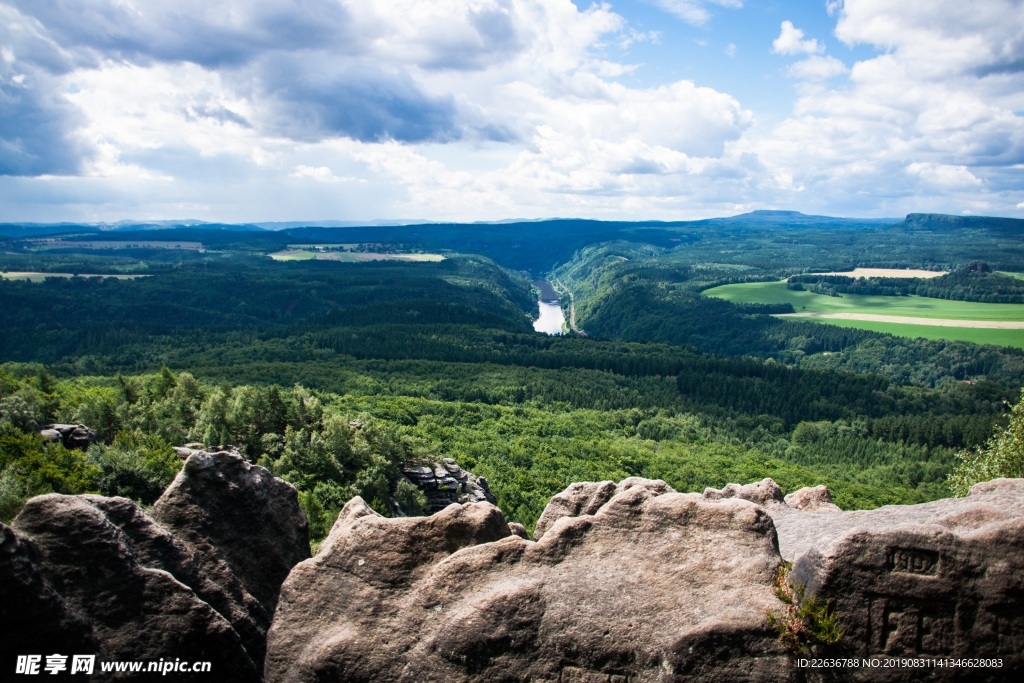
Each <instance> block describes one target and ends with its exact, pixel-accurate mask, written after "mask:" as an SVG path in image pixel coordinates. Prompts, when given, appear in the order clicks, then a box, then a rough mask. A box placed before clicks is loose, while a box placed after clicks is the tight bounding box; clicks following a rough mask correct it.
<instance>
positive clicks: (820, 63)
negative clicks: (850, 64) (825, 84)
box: [786, 55, 849, 80]
mask: <svg viewBox="0 0 1024 683" xmlns="http://www.w3.org/2000/svg"><path fill="white" fill-rule="evenodd" d="M848 72H849V69H847V68H846V65H845V64H843V63H842V62H841V61H839V60H838V59H836V58H835V57H828V56H820V55H816V56H814V57H808V58H807V59H802V60H800V61H799V62H796V63H795V64H791V65H790V67H789V69H788V70H787V71H786V73H787V74H788V75H789V76H790V77H792V78H802V79H807V80H825V79H828V78H833V77H835V76H842V75H843V74H845V73H848Z"/></svg>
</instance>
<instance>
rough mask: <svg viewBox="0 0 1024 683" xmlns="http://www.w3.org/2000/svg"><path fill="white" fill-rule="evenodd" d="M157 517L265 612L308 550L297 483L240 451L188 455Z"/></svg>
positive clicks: (221, 579)
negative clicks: (247, 457)
mask: <svg viewBox="0 0 1024 683" xmlns="http://www.w3.org/2000/svg"><path fill="white" fill-rule="evenodd" d="M153 518H154V519H156V521H158V522H159V523H160V524H161V525H163V526H164V527H165V528H167V529H168V530H169V531H170V532H171V533H172V534H174V536H176V537H177V538H179V539H181V540H183V541H185V542H186V543H188V545H189V546H191V547H192V549H193V550H194V552H195V553H196V556H197V559H198V561H199V563H200V564H201V565H202V567H203V569H204V570H205V572H206V573H207V574H208V575H209V576H210V577H211V578H212V579H213V580H214V581H216V582H217V583H220V584H222V585H227V584H228V583H229V581H230V580H231V579H232V578H233V579H237V581H238V582H239V583H240V584H241V586H242V587H243V588H244V590H245V592H246V593H248V594H249V595H251V596H252V597H253V598H255V599H256V601H257V602H259V604H260V605H261V606H262V607H263V609H264V610H265V611H266V614H267V615H273V612H274V607H275V606H276V604H277V593H278V591H279V589H280V587H281V584H282V583H283V582H284V579H285V577H287V576H288V572H289V571H290V570H291V568H292V567H293V566H295V565H296V564H297V563H298V562H301V561H302V560H304V559H306V558H308V557H309V530H308V527H307V524H306V515H305V514H304V513H303V512H302V509H301V508H300V507H299V502H298V496H297V494H296V492H295V488H294V487H293V486H292V485H291V484H288V483H287V482H284V481H282V480H280V479H276V478H275V477H274V476H273V475H272V474H271V473H270V472H269V471H268V470H266V469H264V468H262V467H259V466H257V465H252V464H250V463H249V462H247V461H246V460H245V458H243V457H242V456H240V455H239V454H237V453H233V452H229V451H219V452H216V453H207V452H205V451H200V452H197V453H193V454H192V455H190V456H189V458H188V460H186V461H185V466H184V467H183V468H182V470H181V472H180V473H179V474H178V476H177V477H176V478H175V479H174V481H173V482H172V483H171V485H170V486H169V487H168V488H167V490H166V491H165V492H164V494H163V495H162V496H161V497H160V499H159V500H158V501H157V502H156V504H155V505H154V506H153ZM265 623H266V624H267V625H269V618H267V619H265Z"/></svg>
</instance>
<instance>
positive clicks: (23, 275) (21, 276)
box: [0, 271, 150, 282]
mask: <svg viewBox="0 0 1024 683" xmlns="http://www.w3.org/2000/svg"><path fill="white" fill-rule="evenodd" d="M0 277H2V278H3V279H4V280H28V281H30V282H42V281H43V280H45V279H46V278H48V277H112V278H114V279H115V280H134V279H135V278H139V277H150V276H149V275H122V274H118V273H115V274H96V273H79V274H77V275H76V274H75V273H35V272H28V271H18V272H10V273H0Z"/></svg>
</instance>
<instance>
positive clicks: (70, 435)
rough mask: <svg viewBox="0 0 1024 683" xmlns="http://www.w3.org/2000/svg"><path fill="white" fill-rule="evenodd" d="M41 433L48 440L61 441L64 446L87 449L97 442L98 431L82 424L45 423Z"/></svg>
mask: <svg viewBox="0 0 1024 683" xmlns="http://www.w3.org/2000/svg"><path fill="white" fill-rule="evenodd" d="M39 435H40V436H42V437H43V438H44V439H46V440H47V441H59V442H60V443H61V444H62V445H63V446H64V448H69V449H71V448H77V449H79V450H82V451H84V450H86V449H87V448H89V446H90V445H92V444H94V443H96V432H94V431H93V430H91V429H89V428H88V427H86V426H85V425H82V424H74V425H73V424H48V425H43V426H42V428H41V429H40V430H39Z"/></svg>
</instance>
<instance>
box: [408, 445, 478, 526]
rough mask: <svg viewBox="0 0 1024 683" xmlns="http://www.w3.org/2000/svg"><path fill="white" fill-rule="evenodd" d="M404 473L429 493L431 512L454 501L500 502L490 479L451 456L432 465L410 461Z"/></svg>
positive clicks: (429, 509) (427, 495) (428, 509)
mask: <svg viewBox="0 0 1024 683" xmlns="http://www.w3.org/2000/svg"><path fill="white" fill-rule="evenodd" d="M402 474H403V475H404V476H405V478H406V479H408V480H409V481H411V482H412V483H413V484H416V486H417V487H418V488H419V489H420V490H421V491H422V492H423V493H424V495H426V497H427V512H428V513H429V514H434V513H436V512H439V511H441V510H443V509H445V508H446V507H448V506H449V505H451V504H452V503H476V502H488V503H492V504H495V503H497V499H496V498H495V497H494V494H493V493H491V490H490V488H489V487H488V485H487V480H486V479H484V478H483V477H477V476H475V475H474V474H472V473H471V472H467V471H466V470H464V469H462V468H461V467H459V465H458V463H456V462H455V461H454V460H453V459H451V458H442V460H441V462H435V463H432V464H431V465H430V466H427V465H416V464H414V463H408V464H407V465H406V466H405V467H403V468H402Z"/></svg>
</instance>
